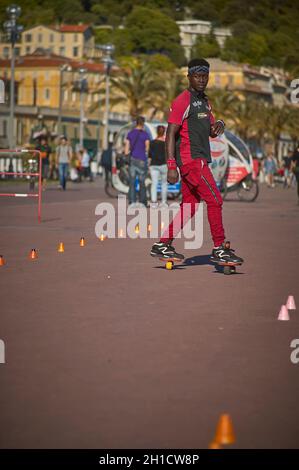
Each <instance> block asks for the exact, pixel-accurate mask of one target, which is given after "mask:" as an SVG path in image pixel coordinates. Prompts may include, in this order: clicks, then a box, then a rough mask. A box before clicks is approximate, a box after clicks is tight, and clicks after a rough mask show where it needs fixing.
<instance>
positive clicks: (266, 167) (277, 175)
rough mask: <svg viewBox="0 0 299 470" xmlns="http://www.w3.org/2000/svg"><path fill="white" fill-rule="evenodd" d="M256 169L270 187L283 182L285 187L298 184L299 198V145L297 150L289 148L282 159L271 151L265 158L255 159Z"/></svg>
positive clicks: (261, 178) (261, 181)
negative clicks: (279, 159)
mask: <svg viewBox="0 0 299 470" xmlns="http://www.w3.org/2000/svg"><path fill="white" fill-rule="evenodd" d="M254 171H255V174H256V176H258V177H259V181H260V183H266V185H267V187H268V188H275V186H276V184H277V183H282V185H283V188H286V189H289V188H291V187H295V186H296V184H297V186H298V200H299V145H298V146H297V148H296V149H295V150H292V149H289V150H288V152H287V154H286V155H285V156H283V157H282V159H281V161H278V159H277V158H275V156H274V154H273V153H271V152H270V153H269V154H268V155H267V156H265V157H264V158H262V159H260V160H258V159H254Z"/></svg>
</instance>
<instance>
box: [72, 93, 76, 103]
mask: <svg viewBox="0 0 299 470" xmlns="http://www.w3.org/2000/svg"><path fill="white" fill-rule="evenodd" d="M72 101H76V92H75V91H73V93H72Z"/></svg>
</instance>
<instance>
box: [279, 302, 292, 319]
mask: <svg viewBox="0 0 299 470" xmlns="http://www.w3.org/2000/svg"><path fill="white" fill-rule="evenodd" d="M289 319H290V316H289V312H288V309H287V307H286V306H285V305H282V306H281V308H280V311H279V314H278V317H277V320H284V321H287V320H289Z"/></svg>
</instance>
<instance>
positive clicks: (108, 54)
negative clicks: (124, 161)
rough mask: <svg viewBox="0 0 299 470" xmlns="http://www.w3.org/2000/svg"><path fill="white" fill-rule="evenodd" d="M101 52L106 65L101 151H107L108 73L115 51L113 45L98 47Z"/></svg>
mask: <svg viewBox="0 0 299 470" xmlns="http://www.w3.org/2000/svg"><path fill="white" fill-rule="evenodd" d="M99 48H100V49H101V50H102V51H103V57H102V62H103V63H104V64H106V93H105V117H104V125H105V127H104V139H103V149H104V150H107V148H108V132H109V106H110V71H111V67H112V65H113V64H114V62H115V61H114V60H113V59H112V55H113V53H114V51H115V46H114V45H113V44H103V45H102V46H99Z"/></svg>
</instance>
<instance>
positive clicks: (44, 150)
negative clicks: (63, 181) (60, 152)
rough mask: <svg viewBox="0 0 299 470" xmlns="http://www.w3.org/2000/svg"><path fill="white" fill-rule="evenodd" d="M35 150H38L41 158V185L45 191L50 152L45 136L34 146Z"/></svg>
mask: <svg viewBox="0 0 299 470" xmlns="http://www.w3.org/2000/svg"><path fill="white" fill-rule="evenodd" d="M36 150H38V151H39V152H40V154H41V158H42V187H43V190H44V191H45V189H46V184H47V179H48V177H49V166H50V154H51V152H52V149H51V147H50V146H49V145H48V140H47V138H46V137H41V139H40V143H39V144H38V145H37V146H36Z"/></svg>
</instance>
